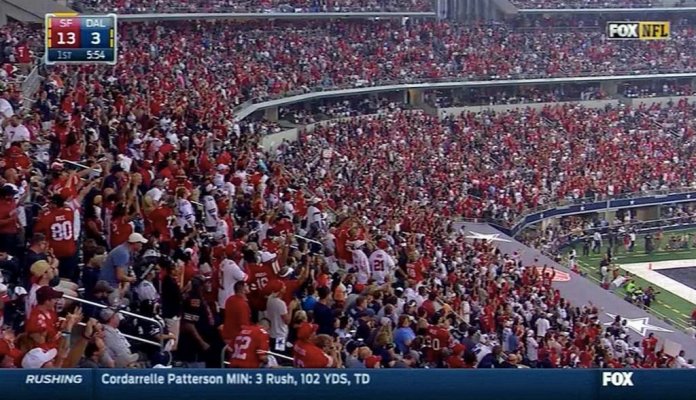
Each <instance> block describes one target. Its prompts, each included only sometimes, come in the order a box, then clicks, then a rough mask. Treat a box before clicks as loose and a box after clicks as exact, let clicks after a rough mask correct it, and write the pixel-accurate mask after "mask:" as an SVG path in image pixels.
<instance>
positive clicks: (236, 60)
mask: <svg viewBox="0 0 696 400" xmlns="http://www.w3.org/2000/svg"><path fill="white" fill-rule="evenodd" d="M129 27H130V28H129V29H122V31H121V32H122V36H123V37H122V40H121V42H122V44H121V52H122V53H121V54H122V55H121V57H120V61H121V62H120V63H119V66H118V68H117V70H116V71H115V73H114V75H115V76H114V78H115V79H116V78H118V77H120V76H121V75H122V74H129V75H130V74H134V76H138V77H140V76H142V75H144V74H145V71H147V75H148V76H149V77H150V78H149V81H150V82H149V86H150V88H151V89H152V90H151V93H152V94H151V95H152V96H155V95H156V96H161V95H162V94H161V93H157V92H158V91H159V90H158V89H157V88H161V90H169V88H183V87H189V86H192V87H195V91H196V92H198V93H199V94H200V95H201V96H202V97H204V98H206V99H208V98H210V99H209V101H211V102H213V104H212V106H211V108H213V109H214V108H215V107H217V106H221V105H219V104H216V103H220V102H221V100H222V103H224V105H225V106H227V105H228V104H230V103H232V104H234V105H238V104H242V103H244V102H246V101H247V100H254V101H261V100H265V99H270V98H276V97H281V96H284V95H290V94H299V93H305V92H311V91H316V90H326V89H330V88H344V87H359V86H375V85H380V84H387V83H392V82H395V81H399V82H414V81H421V80H442V79H452V78H458V79H472V80H477V79H483V80H488V79H510V78H521V77H530V78H533V77H539V76H576V75H602V74H619V73H626V74H635V73H649V72H687V71H691V70H693V68H694V63H695V61H694V57H693V56H692V55H691V54H693V51H692V49H693V46H694V41H693V38H694V35H693V32H692V31H693V29H691V28H685V30H684V31H681V33H679V32H675V33H674V35H673V38H672V40H670V41H665V42H660V43H644V42H641V43H631V44H628V43H626V42H621V44H620V45H619V44H617V42H607V41H605V40H603V39H602V35H603V33H602V32H600V31H597V32H585V33H582V34H577V33H570V32H566V33H563V32H561V33H558V32H553V31H549V32H538V33H537V34H535V35H530V34H528V33H525V34H522V33H520V34H518V33H515V32H514V31H511V30H510V29H509V28H506V27H504V26H495V27H486V26H479V27H465V26H457V25H450V24H448V23H435V22H422V23H416V22H414V23H408V24H406V25H402V24H401V23H397V22H388V21H379V22H369V23H368V22H345V21H344V22H341V23H340V24H339V23H332V22H310V23H302V24H297V23H281V22H277V23H274V24H270V23H258V22H256V23H248V24H235V23H206V22H201V23H199V24H196V25H193V24H191V25H181V24H174V25H172V24H158V25H149V24H137V25H129ZM143 37H147V38H148V40H142V38H143ZM170 37H177V38H179V39H178V40H176V41H170V40H165V38H170ZM479 43H484V44H485V45H486V47H485V48H487V49H490V50H491V51H483V50H482V49H483V48H484V47H481V46H478V44H479ZM636 53H639V54H640V55H641V56H640V57H638V56H636ZM135 60H138V61H139V63H138V64H137V66H135V67H134V66H133V65H134V61H135ZM503 60H504V61H503ZM646 60H648V61H646ZM172 69H173V72H172ZM230 77H231V78H230ZM145 80H148V79H145ZM203 81H205V84H203ZM191 97H194V96H191ZM195 97H198V96H195ZM216 99H220V100H216ZM189 101H193V99H189Z"/></svg>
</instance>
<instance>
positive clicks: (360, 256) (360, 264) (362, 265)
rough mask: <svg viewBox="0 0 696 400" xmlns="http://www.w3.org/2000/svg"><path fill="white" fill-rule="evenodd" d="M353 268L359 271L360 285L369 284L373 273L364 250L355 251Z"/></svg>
mask: <svg viewBox="0 0 696 400" xmlns="http://www.w3.org/2000/svg"><path fill="white" fill-rule="evenodd" d="M353 266H354V267H355V268H356V269H357V270H358V283H360V284H363V285H365V284H367V281H368V280H370V276H371V275H372V273H371V271H370V261H369V260H368V259H367V256H366V255H365V253H364V252H363V251H362V250H353Z"/></svg>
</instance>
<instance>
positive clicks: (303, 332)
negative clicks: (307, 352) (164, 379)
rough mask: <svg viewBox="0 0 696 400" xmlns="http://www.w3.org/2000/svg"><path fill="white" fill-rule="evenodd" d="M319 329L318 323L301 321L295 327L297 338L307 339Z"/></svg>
mask: <svg viewBox="0 0 696 400" xmlns="http://www.w3.org/2000/svg"><path fill="white" fill-rule="evenodd" d="M317 329H319V326H318V325H315V324H310V323H309V322H303V323H302V324H300V326H299V327H298V328H297V338H298V339H300V340H307V339H309V338H310V337H312V335H313V334H314V333H316V331H317Z"/></svg>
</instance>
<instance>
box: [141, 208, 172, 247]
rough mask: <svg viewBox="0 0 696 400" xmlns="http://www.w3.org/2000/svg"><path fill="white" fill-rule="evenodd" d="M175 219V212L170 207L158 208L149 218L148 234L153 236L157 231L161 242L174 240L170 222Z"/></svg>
mask: <svg viewBox="0 0 696 400" xmlns="http://www.w3.org/2000/svg"><path fill="white" fill-rule="evenodd" d="M172 217H174V211H172V209H171V208H168V207H162V206H160V207H157V208H156V209H154V210H152V212H151V213H150V214H148V216H147V226H146V228H147V229H146V232H147V233H148V234H151V233H152V232H155V231H157V232H158V233H159V234H160V236H159V237H160V241H161V242H168V241H170V240H172V234H171V230H170V229H169V225H170V223H169V222H170V220H171V218H172Z"/></svg>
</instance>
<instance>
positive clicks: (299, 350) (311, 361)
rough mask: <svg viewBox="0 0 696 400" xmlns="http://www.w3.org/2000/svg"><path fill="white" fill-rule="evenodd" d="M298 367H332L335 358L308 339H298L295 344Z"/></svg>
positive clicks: (294, 350)
mask: <svg viewBox="0 0 696 400" xmlns="http://www.w3.org/2000/svg"><path fill="white" fill-rule="evenodd" d="M293 355H294V359H295V360H294V362H295V367H296V368H331V366H332V365H333V360H332V359H331V357H329V356H328V355H326V354H325V353H324V352H323V351H321V349H320V348H318V347H317V346H315V345H314V344H312V343H309V342H307V341H306V340H298V341H297V342H295V345H294V346H293Z"/></svg>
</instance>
